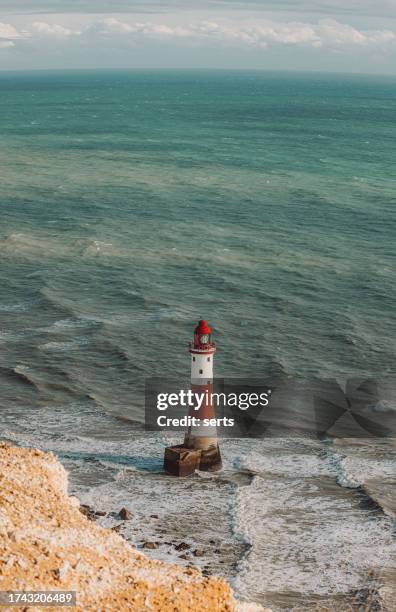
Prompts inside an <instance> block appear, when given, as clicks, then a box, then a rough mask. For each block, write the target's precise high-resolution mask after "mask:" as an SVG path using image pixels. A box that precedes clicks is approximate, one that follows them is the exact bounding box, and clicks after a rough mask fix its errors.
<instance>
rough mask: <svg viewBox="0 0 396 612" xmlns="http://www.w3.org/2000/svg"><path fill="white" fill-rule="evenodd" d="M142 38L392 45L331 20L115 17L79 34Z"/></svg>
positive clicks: (390, 36) (385, 35)
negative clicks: (248, 22)
mask: <svg viewBox="0 0 396 612" xmlns="http://www.w3.org/2000/svg"><path fill="white" fill-rule="evenodd" d="M87 34H89V35H91V36H92V35H96V36H111V35H123V36H125V37H131V38H132V37H134V38H136V37H146V38H152V39H162V40H164V39H181V38H182V39H190V40H192V41H197V40H201V41H202V42H203V43H207V42H209V41H211V42H214V43H228V44H232V43H233V44H242V45H255V46H258V47H267V46H270V45H289V46H296V45H303V46H308V47H313V48H318V47H329V48H340V47H344V46H353V45H378V44H386V43H390V42H394V41H395V40H396V33H395V32H393V31H392V30H358V29H356V28H354V27H352V26H350V25H347V24H343V23H340V22H338V21H336V20H335V19H325V20H320V21H319V22H318V23H317V24H312V23H304V22H289V23H285V22H276V21H270V20H263V21H261V23H259V24H257V25H254V26H243V25H229V24H227V25H225V24H221V23H217V22H215V21H201V22H198V23H196V24H190V25H187V26H183V27H182V26H178V25H176V26H171V25H164V24H158V23H151V22H145V23H141V22H134V23H129V22H124V21H120V20H118V19H115V18H108V19H104V20H102V21H99V22H95V23H93V24H91V25H89V26H87V27H86V28H85V30H83V31H82V32H81V35H83V36H84V35H87Z"/></svg>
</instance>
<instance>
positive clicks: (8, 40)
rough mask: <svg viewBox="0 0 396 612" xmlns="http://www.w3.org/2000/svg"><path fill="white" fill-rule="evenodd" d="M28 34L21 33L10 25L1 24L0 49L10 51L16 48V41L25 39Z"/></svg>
mask: <svg viewBox="0 0 396 612" xmlns="http://www.w3.org/2000/svg"><path fill="white" fill-rule="evenodd" d="M26 34H27V33H26V32H19V31H18V30H17V29H16V28H15V27H14V26H13V25H11V24H10V23H1V22H0V49H9V48H10V47H14V46H15V42H14V41H15V40H18V39H21V38H25V36H26Z"/></svg>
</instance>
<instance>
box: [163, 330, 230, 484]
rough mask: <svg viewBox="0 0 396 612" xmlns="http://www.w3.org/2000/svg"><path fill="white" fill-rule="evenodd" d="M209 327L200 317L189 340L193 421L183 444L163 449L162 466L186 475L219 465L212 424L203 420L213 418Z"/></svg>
mask: <svg viewBox="0 0 396 612" xmlns="http://www.w3.org/2000/svg"><path fill="white" fill-rule="evenodd" d="M212 331H213V330H212V328H211V327H210V326H209V324H208V323H207V321H205V320H203V319H201V320H200V321H199V323H198V325H197V326H196V328H195V330H194V339H193V341H192V342H190V344H189V352H190V354H191V391H192V395H193V397H194V398H197V397H199V398H200V400H199V401H198V400H196V401H195V405H193V406H190V410H189V416H190V417H191V420H193V422H194V423H195V424H194V425H191V426H190V427H189V428H188V430H187V432H186V435H185V437H184V444H182V445H180V446H174V447H168V448H167V449H166V450H165V461H164V467H165V470H166V471H168V472H170V473H172V474H175V475H178V476H186V475H188V474H191V473H193V472H194V471H195V469H197V468H199V469H200V470H206V471H216V470H219V469H221V456H220V449H219V444H218V439H217V429H216V426H213V425H210V424H209V425H208V424H207V423H208V422H210V421H211V420H213V419H215V416H216V415H215V409H214V406H213V398H212V393H213V359H214V355H215V352H216V343H215V342H214V341H213V340H212Z"/></svg>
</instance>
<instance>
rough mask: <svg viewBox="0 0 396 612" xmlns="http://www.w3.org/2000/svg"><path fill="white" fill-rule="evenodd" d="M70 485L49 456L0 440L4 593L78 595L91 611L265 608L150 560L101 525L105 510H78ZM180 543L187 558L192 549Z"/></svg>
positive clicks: (192, 572) (122, 514)
mask: <svg viewBox="0 0 396 612" xmlns="http://www.w3.org/2000/svg"><path fill="white" fill-rule="evenodd" d="M67 488H68V479H67V473H66V471H65V469H64V468H63V466H62V465H61V464H60V463H59V462H58V461H57V459H56V458H55V457H54V456H53V455H52V454H51V453H44V452H42V451H39V450H35V449H26V448H19V447H13V446H9V445H8V444H5V443H0V590H2V591H10V590H18V591H44V590H47V591H51V590H52V591H53V590H61V591H76V592H77V606H76V607H75V608H73V609H76V610H79V611H80V610H81V611H83V610H84V611H87V612H89V611H92V612H93V611H95V612H99V611H101V610H103V611H109V612H112V611H113V610H114V611H117V612H118V611H121V612H122V611H123V610H125V611H127V610H131V611H136V612H138V611H143V610H154V611H155V610H158V611H160V610H161V611H162V612H168V611H169V612H170V611H172V612H177V611H181V612H184V611H186V612H187V611H189V610H191V611H194V612H199V611H201V610H202V611H204V610H205V612H207V611H212V610H213V611H216V612H222V611H224V612H225V611H227V612H228V611H230V612H231V611H233V612H236V611H239V612H242V611H245V612H247V611H249V612H257V611H259V610H262V608H261V607H260V606H257V605H256V604H243V603H240V602H237V601H236V599H235V598H234V596H233V593H232V591H231V588H230V586H229V585H228V584H227V582H226V581H225V580H224V579H222V578H216V577H213V576H209V575H205V574H206V572H205V570H203V571H202V570H200V569H199V568H197V567H180V566H176V565H172V564H168V563H164V562H162V561H157V560H154V559H149V558H148V557H147V556H146V555H145V554H144V553H143V552H141V551H140V550H137V549H136V548H134V547H133V546H131V545H130V544H128V543H127V542H126V541H125V540H124V539H123V538H122V537H121V536H120V535H119V534H118V533H117V531H119V529H118V528H117V526H115V527H114V528H113V529H105V528H103V527H100V526H99V525H97V524H96V522H95V521H96V519H97V518H99V517H101V516H104V515H105V514H106V513H104V512H103V511H102V510H101V509H93V508H91V507H90V506H88V505H80V502H79V501H78V500H77V499H76V498H74V497H69V496H68V493H67ZM153 516H154V515H153ZM131 518H132V514H131V512H130V510H129V509H128V508H121V509H120V510H119V512H118V514H117V519H118V520H119V521H120V525H121V524H122V522H123V521H127V520H130V519H131ZM157 545H158V543H156V542H155V541H153V542H151V541H147V542H144V543H143V546H142V548H143V549H150V548H155V547H156V546H157ZM182 545H183V542H182V543H179V544H177V547H178V550H179V551H180V553H181V554H184V550H188V549H189V545H188V544H187V543H184V546H182ZM189 554H191V555H192V556H194V555H195V556H196V555H199V551H198V550H194V551H193V550H191V551H189ZM3 609H7V608H3ZM11 609H15V608H10V610H11ZM24 609H25V610H29V608H28V607H25V608H24ZM30 609H33V608H30ZM34 609H35V610H37V609H39V608H37V607H35V608H34ZM43 609H44V608H43ZM45 609H46V610H51V609H52V610H56V609H59V608H55V607H53V608H48V607H46V608H45Z"/></svg>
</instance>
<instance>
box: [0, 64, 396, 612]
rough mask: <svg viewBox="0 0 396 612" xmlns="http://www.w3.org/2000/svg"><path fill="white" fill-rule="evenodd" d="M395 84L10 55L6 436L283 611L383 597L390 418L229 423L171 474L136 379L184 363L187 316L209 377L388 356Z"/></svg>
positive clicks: (325, 370)
mask: <svg viewBox="0 0 396 612" xmlns="http://www.w3.org/2000/svg"><path fill="white" fill-rule="evenodd" d="M395 100H396V79H395V78H394V77H385V76H360V75H336V74H317V73H310V74H308V73H307V74H305V73H276V72H237V71H235V72H233V71H170V70H169V71H108V72H101V71H91V72H90V71H74V72H71V71H69V72H66V71H65V72H26V73H23V72H18V73H11V72H3V73H1V74H0V382H1V384H0V411H1V413H0V438H2V439H4V440H8V441H10V442H12V443H15V444H18V445H22V446H34V447H39V448H41V449H44V450H49V451H53V452H54V453H55V454H56V456H57V457H59V459H60V460H61V462H62V463H63V465H64V466H65V468H66V469H67V470H68V472H69V479H70V494H72V495H76V496H77V497H78V498H79V499H80V500H81V502H82V503H84V504H87V505H89V506H90V507H91V508H93V510H94V511H99V512H101V513H104V512H105V513H106V515H97V517H96V518H97V521H98V523H99V524H101V525H104V526H108V527H115V528H116V529H117V530H118V531H119V533H120V534H121V535H122V536H123V537H125V538H126V539H127V540H128V541H130V542H131V543H132V544H134V545H135V546H137V547H143V548H145V547H146V544H147V542H150V543H151V544H150V545H149V547H146V548H145V552H146V553H147V554H148V555H150V556H151V557H153V558H157V559H163V560H166V561H170V562H174V563H177V564H180V565H194V566H198V567H200V568H201V569H202V571H203V572H204V573H205V574H216V575H222V576H224V577H226V578H227V580H229V581H230V582H231V584H232V586H233V588H234V590H235V593H236V595H237V596H238V597H239V598H241V599H243V600H247V601H255V602H259V603H261V604H263V605H265V606H268V607H269V608H271V609H272V610H273V611H274V612H279V611H289V610H290V611H304V612H305V611H313V610H323V611H326V610H329V611H331V610H334V611H336V612H346V611H348V610H370V611H371V612H376V611H379V610H389V611H392V610H395V609H396V586H395V585H396V541H395V516H396V493H395V485H396V470H395V467H396V444H395V439H394V436H393V437H392V436H391V437H389V436H388V437H375V436H371V437H370V436H369V437H368V439H366V438H365V437H359V438H353V439H349V438H347V437H337V436H327V437H322V438H321V439H319V438H318V437H315V436H313V437H312V436H309V435H304V434H303V433H301V435H300V436H296V435H294V436H291V437H288V436H287V435H286V436H285V435H279V433H278V434H277V435H273V436H271V435H268V436H265V437H263V438H262V439H249V438H245V439H240V438H234V439H226V440H223V441H222V442H221V452H222V458H223V469H222V471H220V472H218V473H210V472H200V471H198V472H196V474H195V475H194V476H192V477H190V478H182V479H178V478H174V477H172V476H167V475H165V474H164V473H163V470H162V461H163V452H164V447H165V446H166V445H167V444H169V443H173V442H175V443H178V442H181V440H180V436H178V434H177V432H165V433H163V432H157V433H155V432H148V431H145V428H144V414H145V413H144V405H145V398H144V389H145V381H146V379H148V378H151V377H157V376H165V377H172V376H181V377H187V378H188V376H189V370H190V357H189V353H188V348H187V344H188V342H189V341H190V340H191V339H192V333H193V329H194V326H195V325H196V322H197V321H198V319H200V318H205V319H207V320H208V321H209V322H210V324H211V325H212V326H213V328H214V337H215V339H216V343H217V352H216V357H215V374H216V376H219V377H234V378H238V377H243V378H247V377H251V378H254V379H260V378H265V377H268V376H269V374H270V373H273V372H275V373H277V374H281V375H283V376H290V377H294V376H297V377H311V378H313V379H315V380H328V379H332V380H336V381H337V384H339V385H340V386H341V387H342V386H343V385H344V386H345V384H346V381H348V380H349V379H350V378H351V377H355V376H360V377H363V378H364V377H367V378H368V379H376V380H379V379H381V380H382V379H387V378H389V377H390V378H392V377H394V376H395V357H396V350H395V337H396V320H395V307H394V305H395V297H396V295H395V293H396V266H395V236H396V231H395V228H396V218H395V204H396V197H395V193H396V189H395V188H396V180H395V172H394V171H395V167H396V164H395V162H396V159H395V136H396V105H395ZM383 409H384V408H383ZM297 410H298V411H300V413H301V419H302V420H303V419H304V406H298V408H297ZM384 410H385V409H384ZM386 411H388V412H390V413H392V411H393V412H394V413H395V411H396V405H395V404H394V403H392V402H388V403H387V405H386ZM395 414H396V413H395ZM122 507H125V508H127V509H128V510H129V511H130V512H131V514H132V518H131V520H128V521H120V520H119V517H118V512H119V510H120V509H121V508H122ZM153 543H154V545H152V544H153ZM180 545H181V546H180ZM150 546H151V547H150Z"/></svg>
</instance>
